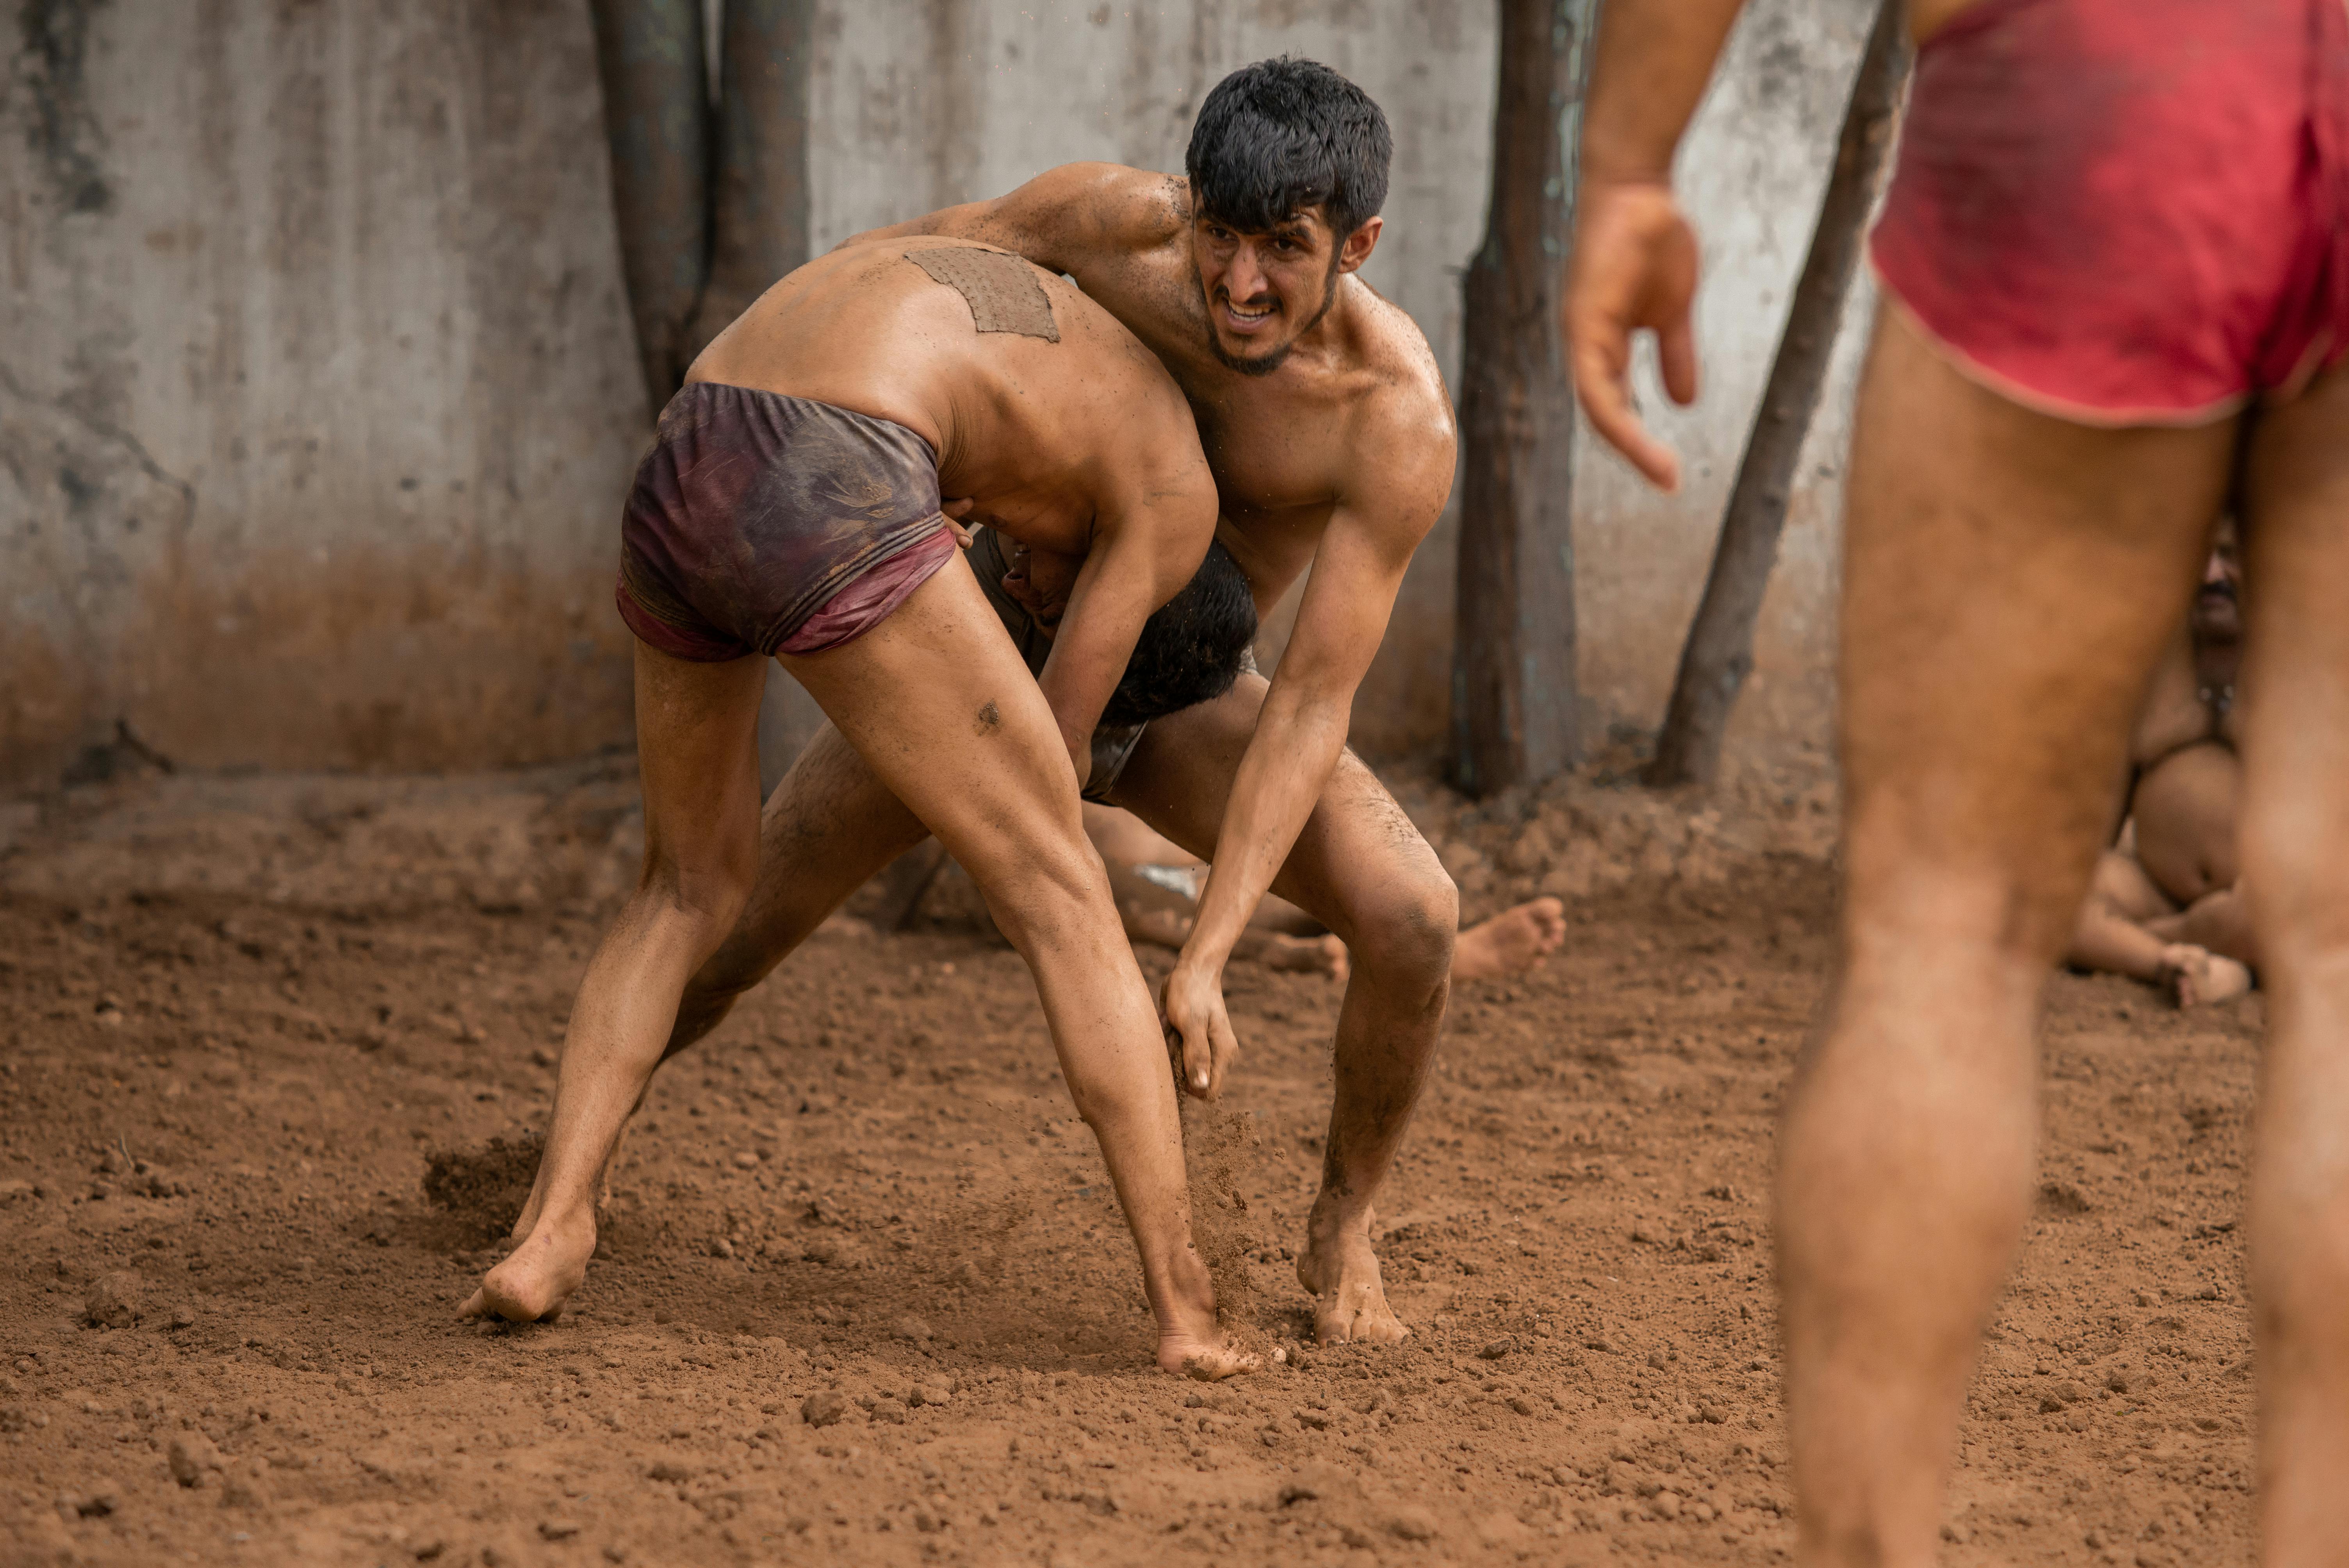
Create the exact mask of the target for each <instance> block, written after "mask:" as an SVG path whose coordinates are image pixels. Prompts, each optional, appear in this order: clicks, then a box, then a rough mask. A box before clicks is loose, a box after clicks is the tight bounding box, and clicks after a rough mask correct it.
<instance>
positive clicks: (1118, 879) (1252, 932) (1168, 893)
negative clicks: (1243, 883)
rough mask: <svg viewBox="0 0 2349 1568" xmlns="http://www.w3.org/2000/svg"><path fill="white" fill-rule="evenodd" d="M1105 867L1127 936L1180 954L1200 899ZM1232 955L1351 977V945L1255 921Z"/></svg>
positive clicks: (1300, 971) (1122, 867)
mask: <svg viewBox="0 0 2349 1568" xmlns="http://www.w3.org/2000/svg"><path fill="white" fill-rule="evenodd" d="M1154 836H1155V835H1154ZM1094 847H1095V848H1097V849H1098V848H1099V847H1100V841H1099V840H1095V841H1094ZM1147 863H1149V864H1153V865H1158V864H1166V863H1171V862H1165V861H1150V862H1147ZM1102 864H1103V865H1105V866H1107V867H1108V868H1109V885H1110V891H1111V892H1112V893H1114V894H1115V895H1116V897H1117V914H1118V918H1119V919H1120V920H1122V921H1123V922H1124V923H1125V934H1126V935H1127V936H1129V937H1131V938H1133V940H1134V941H1136V942H1147V943H1149V944H1151V945H1152V946H1154V947H1164V948H1167V949H1170V950H1172V951H1174V952H1178V953H1179V952H1181V951H1182V948H1183V944H1185V942H1188V941H1189V940H1190V939H1191V927H1192V926H1193V925H1194V924H1195V923H1196V922H1197V918H1198V911H1199V904H1198V901H1197V900H1196V899H1193V898H1189V897H1186V896H1185V895H1184V894H1183V893H1180V892H1176V891H1175V890H1174V889H1173V888H1170V887H1161V886H1160V885H1159V884H1158V883H1156V882H1152V881H1151V880H1150V879H1149V878H1147V877H1145V876H1143V875H1142V874H1141V873H1140V872H1137V871H1135V870H1134V869H1133V866H1132V865H1131V864H1128V863H1127V862H1126V861H1120V860H1115V859H1112V858H1110V857H1108V856H1106V855H1105V856H1104V857H1103V858H1102ZM1266 902H1267V903H1270V902H1271V900H1269V899H1267V900H1266ZM1232 956H1233V957H1235V958H1237V959H1239V960H1240V961H1241V962H1243V963H1247V964H1261V965H1264V966H1265V967H1266V968H1268V969H1278V970H1282V971H1285V972H1287V973H1289V974H1297V975H1330V976H1331V977H1333V978H1335V979H1339V980H1343V979H1345V977H1346V944H1344V943H1342V942H1340V941H1339V940H1338V939H1337V938H1336V937H1334V936H1289V935H1287V934H1283V933H1281V932H1278V931H1270V930H1266V929H1263V928H1262V927H1261V926H1259V925H1258V924H1257V922H1255V921H1253V920H1251V921H1250V922H1249V923H1248V928H1247V931H1245V932H1243V933H1241V934H1240V939H1239V941H1237V943H1234V944H1232Z"/></svg>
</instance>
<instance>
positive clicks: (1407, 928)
mask: <svg viewBox="0 0 2349 1568" xmlns="http://www.w3.org/2000/svg"><path fill="white" fill-rule="evenodd" d="M1459 934H1460V891H1459V890H1458V889H1457V888H1455V887H1454V886H1453V885H1452V879H1451V878H1450V877H1447V876H1445V875H1444V874H1443V873H1442V872H1436V873H1434V874H1433V875H1432V876H1416V877H1413V879H1411V880H1410V881H1409V882H1404V883H1403V884H1402V886H1400V887H1397V888H1392V889H1388V890H1383V891H1382V893H1381V897H1380V899H1379V900H1378V902H1377V903H1376V904H1375V905H1373V906H1372V907H1371V908H1369V909H1366V910H1364V911H1363V912H1362V913H1361V918H1360V919H1359V920H1358V921H1357V922H1356V923H1355V924H1354V930H1353V932H1352V933H1351V934H1350V935H1349V936H1348V939H1347V946H1348V947H1350V949H1352V950H1353V954H1354V959H1355V962H1356V964H1357V965H1361V966H1364V967H1375V968H1376V969H1377V970H1378V972H1379V973H1380V974H1381V975H1391V976H1393V977H1396V978H1398V979H1400V978H1402V977H1404V976H1418V977H1423V978H1424V979H1425V980H1427V982H1428V983H1429V984H1431V985H1433V984H1435V983H1437V982H1440V981H1441V980H1442V979H1443V977H1444V975H1447V974H1449V973H1450V972H1451V969H1452V949H1453V944H1454V942H1455V941H1456V940H1457V939H1458V937H1459Z"/></svg>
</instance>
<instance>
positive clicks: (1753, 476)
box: [1645, 0, 1909, 786]
mask: <svg viewBox="0 0 2349 1568" xmlns="http://www.w3.org/2000/svg"><path fill="white" fill-rule="evenodd" d="M1908 69H1909V49H1908V27H1907V25H1906V22H1905V20H1904V15H1903V10H1902V7H1901V6H1900V5H1899V4H1897V3H1896V0H1884V3H1883V4H1882V5H1881V6H1880V7H1879V9H1878V12H1877V15H1876V25H1875V27H1874V29H1873V30H1872V31H1871V32H1870V33H1869V34H1868V47H1867V49H1866V50H1865V51H1864V52H1863V53H1862V55H1861V56H1860V61H1859V70H1858V72H1857V75H1856V76H1855V77H1853V79H1852V88H1851V102H1850V105H1849V106H1848V107H1847V108H1846V110H1845V112H1844V119H1843V133H1842V135H1841V136H1840V137H1839V138H1838V139H1837V143H1836V160H1835V171H1834V172H1833V173H1832V174H1831V175H1830V176H1829V177H1828V180H1827V191H1826V199H1825V200H1824V201H1822V202H1821V203H1820V205H1819V222H1818V227H1817V228H1816V230H1814V231H1813V232H1812V234H1811V250H1810V254H1809V255H1808V256H1806V257H1805V258H1804V261H1803V272H1802V276H1801V278H1800V280H1799V281H1798V282H1797V283H1796V284H1795V298H1794V302H1793V304H1791V305H1790V306H1789V307H1788V309H1787V312H1786V329H1785V335H1783V336H1781V337H1780V338H1779V340H1778V355H1777V358H1776V359H1775V360H1774V361H1773V362H1772V364H1771V366H1770V379H1769V382H1768V384H1767V385H1766V386H1765V387H1764V388H1763V392H1762V404H1761V407H1759V408H1757V409H1756V410H1755V411H1754V429H1753V433H1752V435H1751V436H1749V437H1748V438H1747V439H1746V443H1745V457H1744V461H1743V462H1741V463H1740V464H1739V465H1738V469H1737V482H1736V484H1735V485H1734V486H1733V488H1732V489H1731V490H1730V492H1729V510H1728V511H1727V512H1726V513H1725V514H1724V515H1723V518H1722V522H1721V542H1720V543H1719V544H1718V545H1717V546H1716V547H1715V549H1714V552H1713V570H1712V571H1711V573H1708V574H1707V575H1706V577H1705V583H1704V597H1703V599H1702V601H1701V602H1700V603H1698V605H1697V611H1696V619H1695V620H1694V621H1693V622H1692V623H1691V624H1690V626H1689V634H1688V642H1687V644H1686V645H1684V646H1683V647H1682V650H1681V664H1680V672H1679V674H1678V675H1677V676H1675V677H1674V678H1673V681H1672V697H1671V707H1669V708H1668V709H1667V710H1666V712H1665V715H1664V727H1663V731H1662V733H1661V734H1660V735H1659V736H1658V737H1657V738H1656V755H1655V758H1654V759H1653V760H1652V761H1651V762H1650V763H1649V764H1648V768H1647V771H1646V774H1645V778H1646V780H1647V782H1648V783H1650V784H1651V785H1657V786H1670V785H1675V784H1710V783H1712V782H1713V778H1714V776H1715V775H1716V774H1717V773H1718V772H1719V771H1720V768H1721V746H1722V739H1723V736H1724V735H1726V733H1727V732H1728V728H1729V713H1730V709H1731V708H1732V707H1734V706H1735V705H1736V702H1737V694H1738V692H1739V690H1740V689H1741V688H1743V687H1744V685H1745V677H1746V676H1748V675H1749V674H1751V673H1752V672H1753V669H1754V622H1755V621H1756V620H1757V619H1758V618H1759V617H1760V615H1761V613H1762V596H1763V593H1764V590H1766V589H1767V588H1768V587H1769V585H1770V569H1771V568H1772V567H1773V566H1774V565H1775V564H1776V563H1777V559H1778V536H1779V534H1780V532H1781V531H1784V529H1785V524H1786V500H1787V496H1788V494H1789V491H1790V489H1791V487H1792V485H1793V483H1794V478H1795V463H1796V462H1797V461H1798V460H1800V459H1801V457H1802V452H1803V440H1804V438H1805V437H1806V436H1807V435H1808V434H1809V432H1810V428H1811V416H1812V415H1813V414H1814V413H1815V412H1816V410H1817V408H1818V404H1819V392H1820V389H1821V387H1824V386H1825V385H1826V374H1827V364H1828V361H1829V360H1830V359H1831V358H1833V356H1834V352H1835V336H1836V326H1837V323H1838V322H1839V321H1840V320H1841V319H1842V317H1843V305H1844V295H1845V294H1846V293H1847V292H1848V290H1849V289H1850V286H1851V274H1852V272H1853V269H1854V268H1855V267H1857V265H1858V263H1859V248H1860V242H1861V238H1862V230H1863V228H1864V227H1865V225H1866V224H1867V222H1868V211H1869V209H1870V208H1872V207H1873V206H1874V205H1875V204H1876V187H1877V179H1878V174H1879V172H1880V171H1881V170H1882V169H1883V167H1884V160H1885V155H1886V153H1887V152H1888V151H1889V150H1890V148H1891V145H1892V133H1893V129H1894V124H1895V121H1896V119H1897V118H1898V116H1899V107H1900V91H1901V85H1902V83H1903V81H1904V80H1905V78H1906V77H1907V75H1908Z"/></svg>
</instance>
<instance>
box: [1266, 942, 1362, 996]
mask: <svg viewBox="0 0 2349 1568" xmlns="http://www.w3.org/2000/svg"><path fill="white" fill-rule="evenodd" d="M1258 956H1259V957H1261V958H1262V960H1263V961H1264V965H1265V967H1266V968H1268V969H1280V970H1286V971H1287V972H1288V973H1289V974H1291V975H1328V976H1330V979H1332V980H1335V981H1337V982H1338V983H1339V984H1340V985H1344V984H1345V981H1346V976H1347V975H1348V974H1349V973H1350V964H1349V962H1348V959H1347V956H1346V944H1344V943H1342V942H1340V941H1339V940H1338V939H1337V938H1336V937H1334V936H1285V935H1282V934H1280V933H1278V932H1267V933H1265V934H1264V951H1263V952H1262V953H1261V954H1259V955H1258Z"/></svg>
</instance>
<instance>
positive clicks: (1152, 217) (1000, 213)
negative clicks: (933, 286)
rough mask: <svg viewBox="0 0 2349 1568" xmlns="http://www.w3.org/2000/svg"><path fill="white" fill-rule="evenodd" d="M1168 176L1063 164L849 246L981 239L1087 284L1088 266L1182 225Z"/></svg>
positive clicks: (851, 240) (857, 238)
mask: <svg viewBox="0 0 2349 1568" xmlns="http://www.w3.org/2000/svg"><path fill="white" fill-rule="evenodd" d="M1177 184H1179V182H1178V181H1171V180H1170V179H1169V178H1168V177H1167V176H1166V175H1164V174H1152V173H1148V172H1145V171H1144V170H1139V169H1128V168H1126V167H1125V166H1124V165H1123V164H1120V163H1064V164H1062V165H1061V166H1060V167H1059V168H1058V169H1048V170H1045V171H1044V172H1043V173H1041V174H1039V175H1038V176H1036V178H1035V179H1033V180H1030V181H1028V183H1027V184H1025V185H1022V186H1020V187H1019V189H1018V190H1016V191H1011V192H1010V193H1009V195H1004V196H999V197H997V198H996V199H995V200H994V201H967V202H965V203H964V204H963V205H961V206H959V207H942V208H940V209H939V210H938V211H935V212H932V213H930V214H929V215H928V216H926V217H922V218H916V219H914V220H913V221H912V222H905V223H896V224H893V225H891V226H890V227H888V228H885V229H868V230H866V231H865V232H864V233H861V234H852V235H851V236H849V237H848V238H847V239H846V240H843V242H841V243H842V244H843V246H846V245H861V244H865V243H868V242H874V241H881V240H904V239H911V238H913V237H915V236H916V235H921V234H936V235H941V236H944V237H946V238H948V239H956V240H976V241H978V242H979V243H981V244H986V245H997V246H1000V247H1001V248H1002V249H1004V250H1007V251H1011V252H1015V253H1018V254H1019V255H1022V256H1025V257H1027V258H1028V259H1029V260H1030V261H1031V262H1034V263H1036V264H1037V265H1038V266H1041V267H1050V269H1051V270H1052V271H1054V272H1056V273H1068V274H1069V275H1070V276H1071V277H1073V278H1075V279H1077V280H1078V282H1079V283H1080V284H1081V283H1082V282H1083V281H1084V275H1085V273H1086V271H1087V268H1088V265H1089V263H1095V262H1098V261H1100V260H1102V259H1104V258H1108V257H1112V256H1116V255H1123V254H1128V253H1132V252H1133V251H1135V250H1138V249H1141V248H1143V247H1145V246H1148V245H1151V244H1154V243H1157V242H1162V241H1164V239H1165V238H1166V237H1167V236H1168V235H1169V234H1170V233H1171V232H1173V231H1174V228H1176V227H1178V226H1179V225H1180V223H1181V222H1182V218H1181V213H1180V211H1179V209H1178V208H1177V207H1176V206H1175V205H1174V200H1173V198H1172V196H1171V194H1170V187H1171V186H1174V185H1177Z"/></svg>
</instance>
